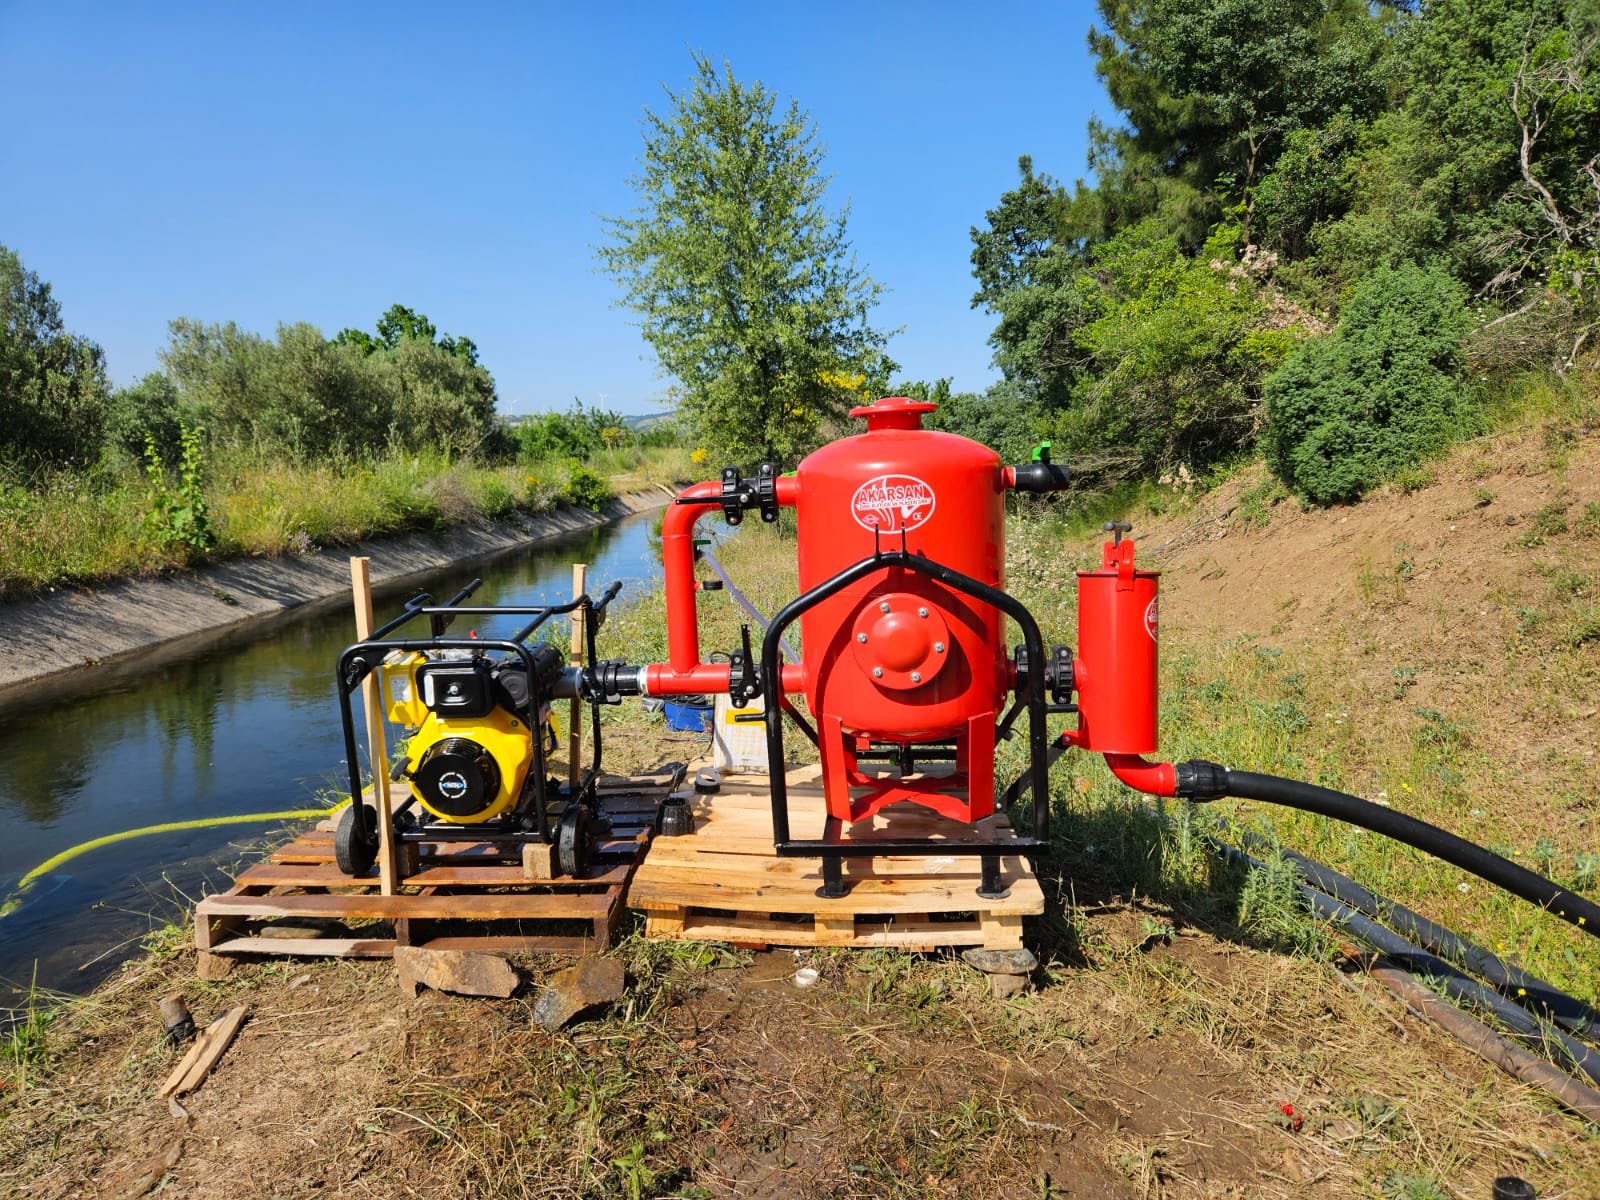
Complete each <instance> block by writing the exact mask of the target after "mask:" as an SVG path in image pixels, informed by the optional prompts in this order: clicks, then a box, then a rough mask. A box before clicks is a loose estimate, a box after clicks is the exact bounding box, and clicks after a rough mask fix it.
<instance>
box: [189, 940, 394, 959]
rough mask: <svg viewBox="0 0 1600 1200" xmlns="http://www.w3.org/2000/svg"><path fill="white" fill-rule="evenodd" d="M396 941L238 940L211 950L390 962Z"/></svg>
mask: <svg viewBox="0 0 1600 1200" xmlns="http://www.w3.org/2000/svg"><path fill="white" fill-rule="evenodd" d="M394 947H395V939H394V938H267V937H236V938H229V939H228V940H227V941H223V942H218V943H217V944H216V945H215V946H213V947H211V953H213V954H287V955H293V956H297V957H300V956H304V957H321V958H389V957H391V956H392V955H393V954H394Z"/></svg>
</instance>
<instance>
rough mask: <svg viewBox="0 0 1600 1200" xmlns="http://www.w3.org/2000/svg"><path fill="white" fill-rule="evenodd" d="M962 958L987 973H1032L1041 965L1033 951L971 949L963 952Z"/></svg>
mask: <svg viewBox="0 0 1600 1200" xmlns="http://www.w3.org/2000/svg"><path fill="white" fill-rule="evenodd" d="M961 958H962V960H963V961H964V962H965V963H966V964H967V966H969V967H976V968H977V969H978V970H980V971H982V972H983V973H984V974H986V975H1031V974H1033V972H1034V970H1035V969H1036V968H1037V967H1038V966H1039V960H1038V959H1037V958H1035V957H1034V956H1033V951H1031V950H1027V949H1019V950H980V949H976V948H974V949H971V950H963V951H962V952H961Z"/></svg>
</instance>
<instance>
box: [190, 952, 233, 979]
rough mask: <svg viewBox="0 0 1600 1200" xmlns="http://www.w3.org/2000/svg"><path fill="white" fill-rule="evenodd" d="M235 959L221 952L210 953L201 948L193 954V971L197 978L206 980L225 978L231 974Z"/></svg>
mask: <svg viewBox="0 0 1600 1200" xmlns="http://www.w3.org/2000/svg"><path fill="white" fill-rule="evenodd" d="M237 965H238V963H237V961H236V960H234V959H231V958H228V957H226V956H225V955H221V954H212V953H210V952H209V951H206V950H202V951H200V952H199V953H198V954H197V955H195V960H194V973H195V975H196V977H197V978H200V979H206V980H216V979H226V978H227V977H228V976H229V975H232V974H233V970H234V967H236V966H237Z"/></svg>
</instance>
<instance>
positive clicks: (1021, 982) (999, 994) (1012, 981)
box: [988, 974, 1033, 1000]
mask: <svg viewBox="0 0 1600 1200" xmlns="http://www.w3.org/2000/svg"><path fill="white" fill-rule="evenodd" d="M988 978H989V994H990V995H991V996H993V997H994V998H995V999H996V1000H1009V999H1010V998H1011V997H1012V996H1015V995H1016V994H1017V993H1019V992H1025V991H1027V990H1028V989H1029V988H1030V987H1032V986H1033V981H1032V980H1031V979H1029V978H1028V977H1027V976H1026V975H999V974H995V975H990V976H989V977H988Z"/></svg>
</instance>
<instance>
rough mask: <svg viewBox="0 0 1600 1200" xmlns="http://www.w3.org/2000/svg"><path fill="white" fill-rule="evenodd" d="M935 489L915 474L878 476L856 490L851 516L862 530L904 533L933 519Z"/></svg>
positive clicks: (851, 499) (852, 500)
mask: <svg viewBox="0 0 1600 1200" xmlns="http://www.w3.org/2000/svg"><path fill="white" fill-rule="evenodd" d="M934 501H935V497H934V494H933V489H932V488H931V487H929V486H928V485H927V484H926V483H924V482H923V481H922V480H920V479H918V478H917V477H916V476H915V475H878V476H876V477H875V478H872V479H869V480H867V481H866V482H865V483H863V484H862V485H861V486H860V487H858V488H857V489H856V494H855V495H854V496H852V497H851V498H850V513H851V515H852V516H854V517H855V519H856V524H857V525H860V526H861V527H862V528H863V529H872V530H876V531H879V532H882V533H902V532H906V531H909V530H912V529H915V528H917V527H918V526H919V525H924V524H926V523H927V521H928V518H929V517H931V516H933V507H934Z"/></svg>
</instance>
